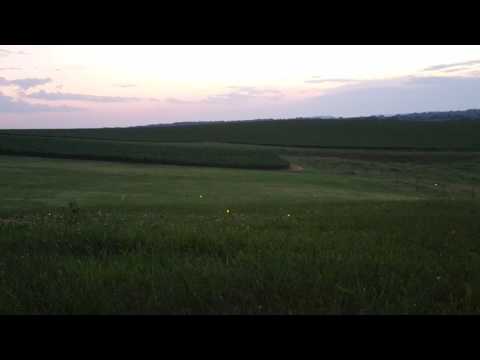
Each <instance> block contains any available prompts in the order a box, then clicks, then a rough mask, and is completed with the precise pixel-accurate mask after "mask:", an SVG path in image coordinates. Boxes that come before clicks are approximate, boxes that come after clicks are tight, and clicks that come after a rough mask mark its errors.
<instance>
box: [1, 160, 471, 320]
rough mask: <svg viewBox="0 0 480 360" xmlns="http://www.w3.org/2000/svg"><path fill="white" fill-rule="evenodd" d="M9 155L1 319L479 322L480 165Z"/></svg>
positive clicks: (3, 206)
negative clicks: (278, 167)
mask: <svg viewBox="0 0 480 360" xmlns="http://www.w3.org/2000/svg"><path fill="white" fill-rule="evenodd" d="M289 156H290V157H291V160H292V161H294V162H295V163H296V164H300V165H301V166H303V167H304V168H305V169H304V171H301V172H291V171H257V170H235V169H214V168H195V167H175V166H158V165H145V164H122V163H108V162H95V161H78V160H77V161H74V160H52V159H40V158H28V157H10V156H0V173H1V175H2V176H1V177H0V252H1V254H2V257H1V259H0V313H3V314H5V313H40V314H63V313H66V314H72V313H75V314H86V313H88V314H91V313H100V314H106V313H162V314H172V313H173V314H205V313H207V314H208V313H211V314H219V313H228V314H231V313H233V314H271V313H275V314H305V313H307V314H331V313H335V314H338V313H340V314H345V313H348V314H359V313H376V314H378V313H393V314H398V313H421V314H426V313H427V314H434V313H440V314H445V313H478V311H479V310H480V242H479V238H478V234H479V233H480V221H478V219H479V215H480V208H479V205H480V204H479V202H478V200H477V198H476V191H478V189H477V184H478V180H479V179H480V169H479V165H478V159H477V158H476V157H475V156H474V157H473V158H472V157H470V158H465V159H463V160H458V161H456V162H450V161H448V157H447V158H446V159H447V160H443V161H442V159H444V158H443V157H440V158H439V159H437V161H429V162H427V163H425V162H415V161H412V160H411V159H410V160H408V161H403V162H402V161H396V162H392V161H391V159H390V160H388V161H384V160H382V159H383V158H382V157H380V159H370V158H367V159H365V158H364V157H362V158H360V159H359V158H358V156H353V157H352V156H351V157H350V158H349V159H347V160H345V159H339V158H338V156H341V154H340V155H339V154H338V153H335V154H333V155H332V154H330V156H325V154H321V155H319V154H312V155H311V156H305V155H304V154H302V155H301V156H300V154H298V153H297V154H294V153H291V154H290V155H289Z"/></svg>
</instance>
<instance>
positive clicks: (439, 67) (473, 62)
mask: <svg viewBox="0 0 480 360" xmlns="http://www.w3.org/2000/svg"><path fill="white" fill-rule="evenodd" d="M479 64H480V60H471V61H463V62H458V63H451V64H440V65H434V66H430V67H427V68H425V69H423V71H437V70H442V71H446V70H447V69H450V68H454V67H458V66H471V65H479Z"/></svg>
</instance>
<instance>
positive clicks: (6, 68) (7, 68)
mask: <svg viewBox="0 0 480 360" xmlns="http://www.w3.org/2000/svg"><path fill="white" fill-rule="evenodd" d="M8 70H22V68H19V67H4V68H0V71H8Z"/></svg>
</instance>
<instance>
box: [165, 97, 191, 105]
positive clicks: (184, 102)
mask: <svg viewBox="0 0 480 360" xmlns="http://www.w3.org/2000/svg"><path fill="white" fill-rule="evenodd" d="M165 101H166V102H168V103H170V104H194V103H195V101H188V100H182V99H177V98H172V97H170V98H167V99H165Z"/></svg>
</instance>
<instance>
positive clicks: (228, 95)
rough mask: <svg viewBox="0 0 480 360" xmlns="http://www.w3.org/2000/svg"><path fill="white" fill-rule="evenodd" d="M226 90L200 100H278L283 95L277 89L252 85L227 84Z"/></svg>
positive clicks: (205, 101)
mask: <svg viewBox="0 0 480 360" xmlns="http://www.w3.org/2000/svg"><path fill="white" fill-rule="evenodd" d="M228 89H232V91H228V92H225V93H221V94H215V95H211V96H208V97H207V98H206V99H204V100H202V101H201V102H204V103H216V104H222V103H246V102H249V101H251V100H255V99H263V100H278V99H280V98H281V97H282V96H283V93H282V92H281V91H279V90H272V89H259V88H257V87H254V86H229V87H228Z"/></svg>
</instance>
